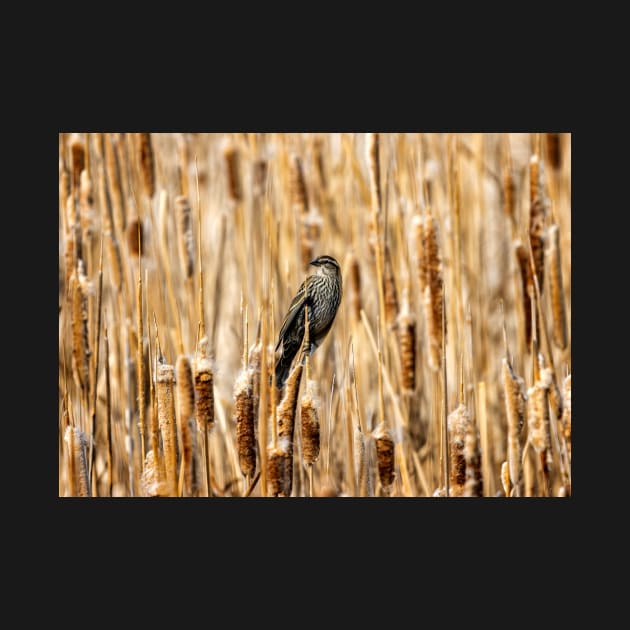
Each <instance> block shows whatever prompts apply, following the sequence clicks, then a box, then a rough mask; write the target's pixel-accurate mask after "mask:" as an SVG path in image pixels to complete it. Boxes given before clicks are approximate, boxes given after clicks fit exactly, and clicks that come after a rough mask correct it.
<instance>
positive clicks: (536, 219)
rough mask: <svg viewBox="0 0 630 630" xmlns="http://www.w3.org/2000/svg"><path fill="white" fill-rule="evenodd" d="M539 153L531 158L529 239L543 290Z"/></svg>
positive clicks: (543, 263) (541, 199) (543, 251)
mask: <svg viewBox="0 0 630 630" xmlns="http://www.w3.org/2000/svg"><path fill="white" fill-rule="evenodd" d="M539 166H540V165H539V161H538V156H537V155H532V158H531V160H530V171H529V176H530V209H529V240H530V243H531V247H532V255H533V257H534V269H535V270H536V277H537V278H538V287H539V289H540V290H541V291H542V287H543V279H544V268H545V248H544V242H545V239H544V230H545V204H544V200H543V196H542V186H541V181H540V168H539Z"/></svg>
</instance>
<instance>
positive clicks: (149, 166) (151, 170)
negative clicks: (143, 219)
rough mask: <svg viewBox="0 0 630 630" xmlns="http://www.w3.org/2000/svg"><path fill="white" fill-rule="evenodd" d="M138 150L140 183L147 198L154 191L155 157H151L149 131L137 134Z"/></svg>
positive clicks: (151, 149) (151, 146)
mask: <svg viewBox="0 0 630 630" xmlns="http://www.w3.org/2000/svg"><path fill="white" fill-rule="evenodd" d="M138 152H139V157H140V171H141V173H142V185H143V186H144V192H145V193H146V194H147V196H148V197H149V198H151V197H153V194H154V193H155V159H154V157H153V145H152V144H151V134H150V133H139V134H138Z"/></svg>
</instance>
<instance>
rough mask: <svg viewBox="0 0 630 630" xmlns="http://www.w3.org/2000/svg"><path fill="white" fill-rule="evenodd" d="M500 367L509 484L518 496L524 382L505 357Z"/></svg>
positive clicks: (523, 411)
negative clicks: (505, 416) (505, 419)
mask: <svg viewBox="0 0 630 630" xmlns="http://www.w3.org/2000/svg"><path fill="white" fill-rule="evenodd" d="M502 369H503V391H504V394H505V410H506V414H507V426H508V462H507V463H508V466H509V475H510V480H511V484H512V486H514V488H515V490H516V492H517V496H520V494H518V493H520V490H521V458H522V447H521V430H522V428H523V422H524V418H525V384H524V382H523V379H522V378H521V377H520V376H517V375H516V374H515V372H514V370H513V369H512V366H511V365H510V364H509V363H508V360H507V359H506V358H504V359H503V360H502Z"/></svg>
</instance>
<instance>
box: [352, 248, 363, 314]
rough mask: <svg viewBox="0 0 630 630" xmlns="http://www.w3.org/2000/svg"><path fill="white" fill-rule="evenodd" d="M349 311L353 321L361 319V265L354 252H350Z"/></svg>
mask: <svg viewBox="0 0 630 630" xmlns="http://www.w3.org/2000/svg"><path fill="white" fill-rule="evenodd" d="M349 298H350V312H351V313H352V317H353V319H354V320H355V321H357V322H359V321H361V267H360V266H359V261H358V259H357V257H356V256H355V255H354V254H350V296H349Z"/></svg>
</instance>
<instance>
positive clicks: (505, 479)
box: [501, 462, 512, 497]
mask: <svg viewBox="0 0 630 630" xmlns="http://www.w3.org/2000/svg"><path fill="white" fill-rule="evenodd" d="M501 485H502V486H503V492H504V494H505V496H506V497H509V496H510V495H511V494H512V490H511V487H510V467H509V464H508V463H507V462H503V463H502V464H501Z"/></svg>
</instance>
